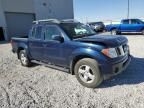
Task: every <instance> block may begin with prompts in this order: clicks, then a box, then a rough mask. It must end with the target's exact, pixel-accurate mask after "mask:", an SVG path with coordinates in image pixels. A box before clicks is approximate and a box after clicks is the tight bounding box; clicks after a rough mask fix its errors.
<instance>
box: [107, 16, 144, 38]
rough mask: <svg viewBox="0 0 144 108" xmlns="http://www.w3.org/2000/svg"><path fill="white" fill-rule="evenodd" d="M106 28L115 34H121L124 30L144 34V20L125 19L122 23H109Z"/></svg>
mask: <svg viewBox="0 0 144 108" xmlns="http://www.w3.org/2000/svg"><path fill="white" fill-rule="evenodd" d="M106 30H107V31H109V32H111V34H113V35H116V34H121V33H122V32H126V33H127V32H130V33H133V32H134V33H142V34H143V35H144V22H143V21H142V20H140V19H124V20H122V21H121V24H111V25H107V26H106Z"/></svg>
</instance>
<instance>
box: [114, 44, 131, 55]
mask: <svg viewBox="0 0 144 108" xmlns="http://www.w3.org/2000/svg"><path fill="white" fill-rule="evenodd" d="M128 50H129V49H128V45H126V44H125V45H122V46H119V47H117V48H116V52H117V55H118V56H124V55H126V54H127V53H128Z"/></svg>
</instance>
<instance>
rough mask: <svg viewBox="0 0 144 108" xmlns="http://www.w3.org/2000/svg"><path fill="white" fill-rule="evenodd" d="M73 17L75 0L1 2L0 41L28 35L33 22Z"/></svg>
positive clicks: (12, 0)
mask: <svg viewBox="0 0 144 108" xmlns="http://www.w3.org/2000/svg"><path fill="white" fill-rule="evenodd" d="M73 17H74V13H73V0H0V40H3V39H5V40H10V39H11V37H19V36H26V35H28V31H29V29H30V28H31V25H32V21H33V20H39V19H49V18H57V19H72V18H73Z"/></svg>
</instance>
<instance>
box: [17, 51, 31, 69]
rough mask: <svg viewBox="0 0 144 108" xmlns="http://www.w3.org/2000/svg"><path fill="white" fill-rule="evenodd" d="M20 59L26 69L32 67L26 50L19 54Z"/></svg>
mask: <svg viewBox="0 0 144 108" xmlns="http://www.w3.org/2000/svg"><path fill="white" fill-rule="evenodd" d="M19 58H20V62H21V65H22V66H25V67H29V66H31V61H30V60H29V58H28V56H27V54H26V51H25V50H21V51H20V52H19Z"/></svg>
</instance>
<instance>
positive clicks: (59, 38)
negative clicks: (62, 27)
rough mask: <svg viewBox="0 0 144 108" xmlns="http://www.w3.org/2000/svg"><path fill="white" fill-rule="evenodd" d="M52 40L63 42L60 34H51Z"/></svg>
mask: <svg viewBox="0 0 144 108" xmlns="http://www.w3.org/2000/svg"><path fill="white" fill-rule="evenodd" d="M52 40H55V41H59V42H61V43H62V42H64V38H63V37H62V36H59V35H53V36H52Z"/></svg>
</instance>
